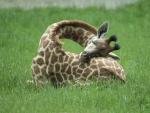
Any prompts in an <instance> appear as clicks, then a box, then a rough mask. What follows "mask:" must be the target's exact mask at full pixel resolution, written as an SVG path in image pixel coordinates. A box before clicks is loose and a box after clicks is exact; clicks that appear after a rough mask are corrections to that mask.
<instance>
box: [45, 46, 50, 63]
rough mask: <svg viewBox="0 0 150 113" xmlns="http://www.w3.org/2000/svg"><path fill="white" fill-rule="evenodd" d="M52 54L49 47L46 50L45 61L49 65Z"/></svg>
mask: <svg viewBox="0 0 150 113" xmlns="http://www.w3.org/2000/svg"><path fill="white" fill-rule="evenodd" d="M50 55H51V52H50V51H49V49H48V48H47V49H46V50H45V62H46V64H47V65H48V64H49V57H50Z"/></svg>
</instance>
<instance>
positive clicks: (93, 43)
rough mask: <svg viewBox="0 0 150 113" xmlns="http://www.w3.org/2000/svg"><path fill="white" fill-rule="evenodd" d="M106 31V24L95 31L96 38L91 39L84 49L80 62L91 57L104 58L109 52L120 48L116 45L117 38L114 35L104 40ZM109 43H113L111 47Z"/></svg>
mask: <svg viewBox="0 0 150 113" xmlns="http://www.w3.org/2000/svg"><path fill="white" fill-rule="evenodd" d="M107 31H108V23H107V22H105V23H103V24H102V25H101V26H100V28H99V29H98V31H97V36H95V37H93V38H91V39H90V40H89V41H88V43H87V46H86V48H85V49H84V51H83V52H82V54H81V61H82V60H83V61H86V62H87V61H88V60H89V59H90V58H92V57H106V56H108V55H109V53H110V52H112V51H115V50H119V49H120V46H119V44H117V43H116V42H117V37H116V36H115V35H112V36H110V37H109V38H105V33H106V32H107ZM111 42H115V44H114V45H113V46H111Z"/></svg>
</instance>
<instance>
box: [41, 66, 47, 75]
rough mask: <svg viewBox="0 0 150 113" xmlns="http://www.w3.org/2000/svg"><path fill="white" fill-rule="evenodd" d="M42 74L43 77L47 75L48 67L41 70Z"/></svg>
mask: <svg viewBox="0 0 150 113" xmlns="http://www.w3.org/2000/svg"><path fill="white" fill-rule="evenodd" d="M41 72H42V75H45V76H46V75H47V73H46V66H44V67H42V68H41Z"/></svg>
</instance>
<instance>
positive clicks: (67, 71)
mask: <svg viewBox="0 0 150 113" xmlns="http://www.w3.org/2000/svg"><path fill="white" fill-rule="evenodd" d="M66 73H67V74H71V66H68V69H67V70H66Z"/></svg>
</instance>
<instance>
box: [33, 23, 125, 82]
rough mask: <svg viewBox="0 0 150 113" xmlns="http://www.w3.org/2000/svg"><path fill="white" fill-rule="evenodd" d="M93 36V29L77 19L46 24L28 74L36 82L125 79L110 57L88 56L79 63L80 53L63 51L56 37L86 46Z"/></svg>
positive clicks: (95, 32) (116, 63)
mask: <svg viewBox="0 0 150 113" xmlns="http://www.w3.org/2000/svg"><path fill="white" fill-rule="evenodd" d="M95 35H97V30H96V28H94V27H93V26H90V25H88V24H86V23H84V22H81V21H67V20H65V21H60V22H58V23H54V24H52V25H50V26H49V27H48V28H47V30H46V31H45V33H44V34H43V35H42V37H41V39H40V43H39V48H38V53H37V56H36V57H34V58H33V61H32V66H31V68H32V75H33V80H34V81H35V83H36V85H38V84H43V83H44V82H46V81H51V82H52V83H53V84H54V85H63V84H67V83H76V82H80V81H84V82H87V81H91V80H96V81H99V80H101V79H110V78H111V77H112V75H114V76H115V77H116V78H117V79H120V80H123V81H124V80H125V74H124V70H123V68H122V66H121V65H120V64H118V62H117V61H116V60H114V59H113V58H111V57H107V58H103V57H97V58H92V59H91V61H90V63H88V64H86V63H85V64H82V63H81V62H80V57H81V54H74V53H70V52H65V51H64V50H63V48H62V44H61V42H60V39H61V38H63V37H65V38H69V39H72V40H73V41H75V42H77V43H79V44H80V45H81V46H82V47H86V45H87V43H88V41H89V40H90V39H91V38H92V37H94V36H95Z"/></svg>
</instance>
